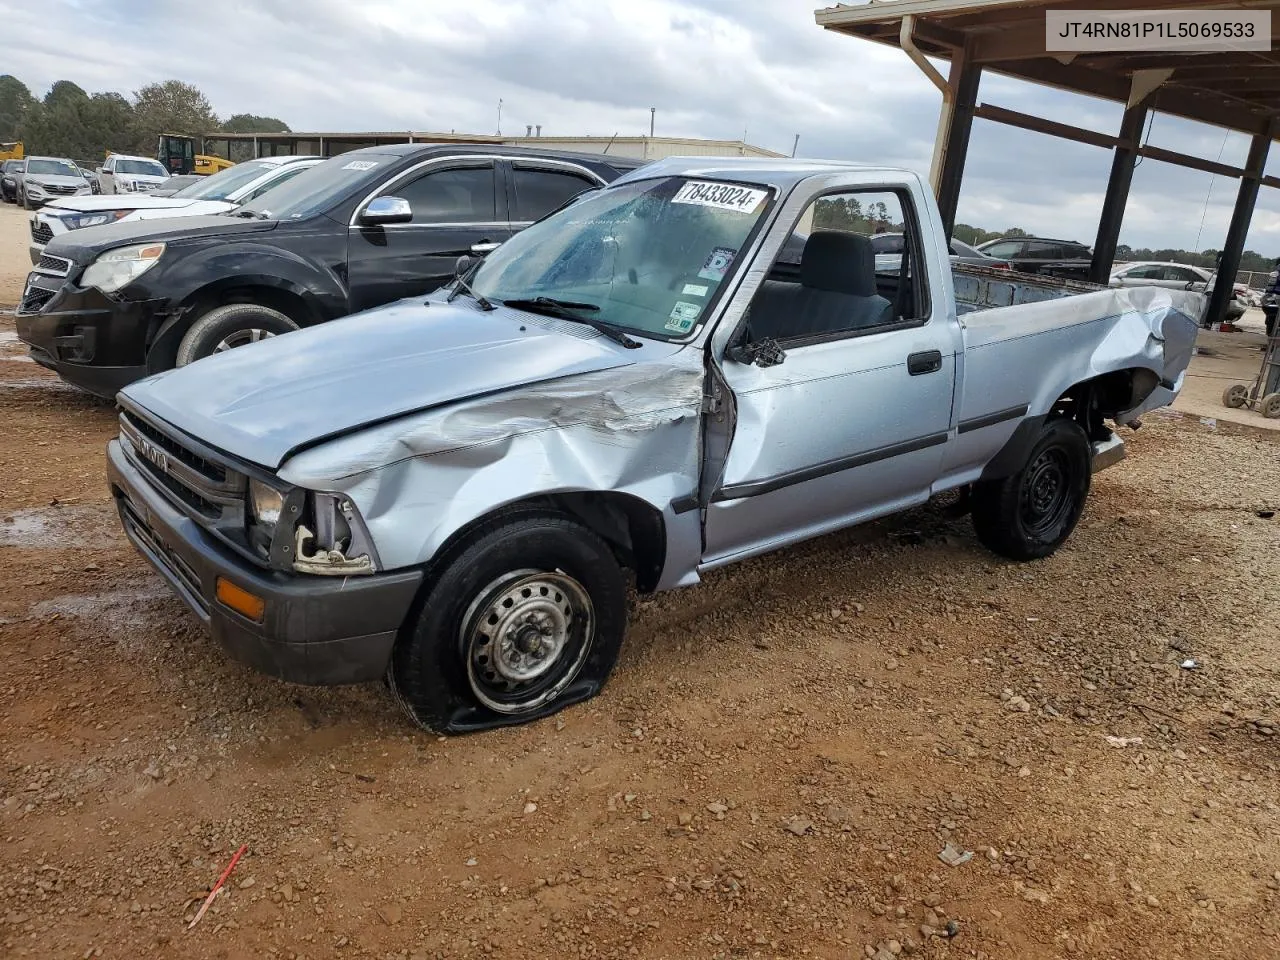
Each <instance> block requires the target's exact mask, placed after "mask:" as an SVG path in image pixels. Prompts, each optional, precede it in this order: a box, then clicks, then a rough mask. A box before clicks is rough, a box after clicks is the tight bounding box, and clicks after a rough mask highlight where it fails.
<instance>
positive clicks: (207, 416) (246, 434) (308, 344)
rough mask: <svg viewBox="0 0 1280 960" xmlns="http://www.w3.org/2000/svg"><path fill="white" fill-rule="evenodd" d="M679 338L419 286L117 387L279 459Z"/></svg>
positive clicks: (610, 364)
mask: <svg viewBox="0 0 1280 960" xmlns="http://www.w3.org/2000/svg"><path fill="white" fill-rule="evenodd" d="M678 349H679V348H678V346H675V345H670V344H666V343H662V342H659V341H653V340H646V341H644V346H643V347H642V348H640V349H638V350H627V349H625V348H624V347H622V346H620V345H618V344H615V343H614V342H613V341H611V340H609V339H608V338H606V337H603V336H600V335H598V334H597V333H595V331H593V330H591V329H590V328H589V327H585V326H581V325H577V324H569V323H566V322H562V321H557V320H551V319H549V318H546V317H537V316H533V315H530V314H526V313H522V312H519V311H515V310H508V309H506V308H505V307H500V308H498V309H497V310H494V311H491V312H487V313H486V312H484V311H482V310H480V309H479V308H478V307H476V306H475V305H474V303H472V302H471V301H469V300H468V301H459V302H457V303H453V304H445V303H443V302H441V301H439V300H434V301H431V302H430V303H429V304H424V301H423V299H422V298H417V297H415V298H411V299H408V300H401V301H399V302H398V303H394V304H389V305H387V306H385V307H380V308H378V309H375V310H370V311H367V312H365V313H360V314H356V315H354V316H350V317H346V318H344V319H341V320H333V321H330V322H328V323H323V324H320V325H319V326H317V327H312V328H310V329H307V330H301V331H298V332H296V333H290V334H286V335H285V336H282V337H275V338H273V339H271V340H264V341H262V342H260V343H258V344H255V345H253V346H249V347H241V348H238V349H235V350H229V351H227V352H225V353H221V354H217V355H215V356H212V357H207V358H206V359H204V360H199V361H197V362H195V363H193V364H191V365H190V366H187V367H182V368H180V369H177V370H171V371H168V372H166V373H161V374H157V375H155V376H153V377H148V378H146V379H144V380H139V381H137V382H136V383H134V384H131V385H130V386H128V387H126V388H125V389H124V390H123V391H121V396H123V397H124V398H126V399H127V400H129V401H131V402H133V403H135V404H137V405H139V406H141V407H142V408H144V409H145V410H147V411H149V412H151V413H152V414H154V415H155V416H158V417H160V418H161V419H163V420H165V421H167V422H169V423H171V424H173V425H174V426H175V427H177V428H179V429H180V430H183V431H185V432H186V433H189V434H191V435H192V436H194V437H197V438H199V439H200V440H201V441H203V442H204V443H206V444H209V445H210V446H213V447H216V448H218V449H221V450H225V451H226V452H227V453H230V454H231V455H233V456H236V457H240V458H242V459H244V460H248V461H250V462H251V463H256V464H259V465H261V466H265V467H269V468H271V469H275V468H276V467H279V466H280V464H281V463H283V462H284V460H285V459H286V458H287V457H288V456H289V455H290V453H292V452H294V451H296V450H298V449H299V448H302V447H306V446H309V445H312V444H314V443H316V442H318V441H321V440H324V439H328V438H331V437H335V436H339V435H341V434H344V433H348V432H350V431H352V430H354V429H358V428H361V427H366V426H372V425H374V424H377V423H380V422H383V421H387V420H390V419H393V418H395V417H399V416H403V415H405V414H407V413H411V412H414V411H418V410H425V409H428V408H430V407H433V406H438V405H441V404H447V403H451V402H454V401H458V400H463V399H467V398H469V397H475V396H480V395H483V394H488V393H495V392H498V391H503V390H508V389H510V388H512V387H517V386H521V385H524V384H532V383H537V382H540V381H545V380H549V379H554V378H557V377H564V376H569V375H572V374H581V373H587V372H590V371H597V370H607V369H610V368H614V367H623V366H630V365H631V364H633V363H635V362H636V361H638V360H641V359H644V360H652V359H655V358H656V357H658V356H661V355H667V354H671V353H674V352H676V351H677V350H678ZM637 355H638V356H637Z"/></svg>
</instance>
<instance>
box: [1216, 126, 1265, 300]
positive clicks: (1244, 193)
mask: <svg viewBox="0 0 1280 960" xmlns="http://www.w3.org/2000/svg"><path fill="white" fill-rule="evenodd" d="M1273 136H1274V122H1272V123H1269V124H1268V125H1267V129H1266V130H1265V131H1264V132H1263V133H1260V134H1256V135H1255V136H1254V138H1253V142H1252V143H1250V144H1249V159H1248V161H1246V163H1245V171H1244V176H1243V177H1241V178H1240V190H1239V192H1238V193H1237V194H1236V208H1235V210H1234V211H1233V212H1232V214H1231V226H1230V227H1228V228H1227V240H1226V243H1224V244H1223V246H1222V256H1221V257H1220V258H1219V260H1218V271H1217V277H1216V279H1215V281H1214V284H1213V293H1212V294H1211V295H1210V297H1209V309H1208V310H1207V311H1205V317H1204V323H1205V326H1209V325H1211V324H1214V323H1217V322H1219V321H1220V320H1222V318H1223V317H1224V316H1225V315H1226V310H1227V303H1228V301H1229V300H1230V299H1231V297H1232V296H1234V290H1235V283H1236V273H1237V272H1238V271H1239V269H1240V255H1241V254H1242V253H1244V242H1245V239H1246V238H1247V237H1248V235H1249V223H1250V221H1251V220H1252V219H1253V208H1254V206H1255V205H1256V204H1257V202H1258V187H1259V186H1260V185H1261V182H1262V176H1263V171H1264V170H1265V168H1266V165H1267V153H1268V151H1269V150H1270V149H1271V138H1272V137H1273Z"/></svg>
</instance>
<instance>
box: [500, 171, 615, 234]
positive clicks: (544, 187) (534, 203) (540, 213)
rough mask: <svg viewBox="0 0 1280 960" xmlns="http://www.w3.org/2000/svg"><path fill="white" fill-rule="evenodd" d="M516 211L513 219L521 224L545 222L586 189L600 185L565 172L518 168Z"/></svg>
mask: <svg viewBox="0 0 1280 960" xmlns="http://www.w3.org/2000/svg"><path fill="white" fill-rule="evenodd" d="M511 173H512V177H513V179H514V181H515V189H516V209H515V212H514V213H513V214H512V216H511V219H512V220H514V221H517V222H520V223H532V222H533V221H535V220H541V219H542V218H543V217H545V216H546V215H547V214H548V213H550V212H551V211H552V210H556V209H558V208H559V207H561V206H563V205H564V203H565V202H566V201H568V200H569V199H571V198H573V197H576V196H577V195H578V194H580V193H582V191H584V190H590V189H592V188H593V187H596V186H598V184H596V183H595V182H593V181H591V180H588V179H587V178H586V177H584V176H582V175H580V174H576V173H569V172H567V171H563V170H537V169H533V168H528V167H515V168H514V169H513V170H512V171H511Z"/></svg>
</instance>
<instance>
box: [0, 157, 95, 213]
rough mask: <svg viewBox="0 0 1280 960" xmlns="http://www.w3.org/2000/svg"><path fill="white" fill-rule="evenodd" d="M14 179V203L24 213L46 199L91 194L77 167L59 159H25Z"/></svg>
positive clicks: (46, 201)
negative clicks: (16, 201)
mask: <svg viewBox="0 0 1280 960" xmlns="http://www.w3.org/2000/svg"><path fill="white" fill-rule="evenodd" d="M15 179H16V180H17V185H18V202H19V203H20V204H22V205H23V206H24V207H25V208H26V209H28V210H35V209H36V208H38V207H42V206H44V205H45V204H46V203H48V202H49V201H50V200H58V199H60V198H62V197H79V196H84V195H86V194H89V193H92V192H93V187H91V186H90V184H89V181H88V180H86V179H85V177H84V174H83V173H82V172H81V170H80V168H79V167H78V166H76V164H75V163H74V162H72V161H71V160H66V159H63V158H60V157H27V158H26V159H25V160H24V161H23V163H22V168H21V169H20V170H19V171H18V172H17V175H16V177H15Z"/></svg>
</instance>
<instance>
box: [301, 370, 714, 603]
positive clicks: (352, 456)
mask: <svg viewBox="0 0 1280 960" xmlns="http://www.w3.org/2000/svg"><path fill="white" fill-rule="evenodd" d="M702 393H703V369H702V363H701V356H700V354H698V353H697V352H696V351H692V350H688V351H681V352H680V353H677V354H675V355H674V356H671V357H667V358H663V359H661V360H657V361H654V362H649V363H639V364H634V365H631V366H628V367H624V368H621V369H612V370H605V371H598V372H592V373H586V374H579V375H574V376H569V377H563V378H560V379H558V380H553V381H547V382H543V383H539V384H535V385H532V386H528V387H522V388H517V389H514V390H509V391H504V392H501V393H497V394H493V395H490V396H486V397H479V398H475V399H471V400H466V401H462V402H459V403H455V404H450V405H448V406H446V407H441V408H436V409H433V410H430V411H426V412H423V413H419V414H414V415H411V416H408V417H405V418H402V419H399V420H396V421H393V422H390V423H386V424H382V425H379V426H375V427H371V428H369V429H367V430H362V431H360V432H358V433H355V434H351V435H348V436H344V437H341V438H337V439H335V440H332V441H329V442H327V443H324V444H322V445H320V446H318V447H315V448H312V449H309V450H307V451H305V452H303V453H300V454H298V455H296V456H294V457H293V458H291V459H290V460H289V461H287V462H286V463H285V464H284V466H283V467H282V468H281V470H280V476H281V477H282V479H284V480H286V481H287V482H289V483H293V484H297V485H299V486H302V487H307V488H309V489H322V490H329V491H333V492H335V493H342V494H345V495H346V496H348V497H350V498H351V500H352V501H353V502H354V503H355V504H356V507H357V509H358V510H359V513H360V516H361V517H362V518H363V520H364V523H365V525H366V526H367V529H368V531H369V535H370V537H371V538H372V540H373V543H374V545H375V547H376V549H377V553H378V556H379V558H380V561H381V564H382V566H383V568H385V569H396V568H400V567H406V566H413V565H417V564H421V563H425V562H426V561H427V560H429V559H431V557H433V556H434V555H435V554H436V553H437V551H438V550H439V549H440V548H441V546H442V545H443V544H444V543H445V542H446V541H447V540H448V539H449V538H450V537H451V536H453V535H454V534H455V533H456V532H458V531H459V530H462V529H463V528H464V527H466V526H468V525H469V524H471V523H473V522H475V521H476V520H478V519H480V518H482V517H485V516H487V515H489V514H491V513H493V512H494V511H496V510H498V509H501V508H502V507H504V506H507V505H510V504H512V503H518V502H521V501H525V500H529V499H531V498H537V497H545V496H549V495H555V494H563V493H577V492H592V493H606V492H607V493H625V494H628V495H630V496H632V497H635V498H638V499H639V500H641V501H643V502H645V503H647V504H648V505H650V506H651V507H652V508H653V509H655V510H657V511H658V512H660V513H663V514H664V517H665V519H666V520H667V523H668V529H667V531H666V534H667V535H666V542H667V553H668V558H671V557H673V555H679V556H681V557H682V558H683V559H682V561H681V562H678V563H675V564H674V565H673V564H671V563H668V564H667V565H666V567H664V573H663V577H662V581H663V583H664V584H668V583H669V582H674V581H673V578H674V579H680V578H683V577H687V576H688V575H689V572H690V571H691V570H692V569H693V568H694V567H695V566H696V564H697V562H698V555H699V552H700V545H701V543H700V536H701V533H700V529H699V518H698V514H697V513H696V512H693V513H686V514H681V515H677V514H676V513H675V512H674V511H673V510H672V509H671V504H672V502H673V501H677V500H680V499H682V498H686V499H687V498H688V497H689V496H690V495H692V494H693V493H694V492H695V491H696V489H697V483H698V473H699V461H700V436H701V433H700V417H701V406H702ZM686 528H687V529H686ZM686 568H687V569H686Z"/></svg>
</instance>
